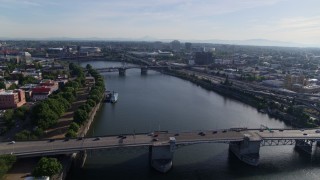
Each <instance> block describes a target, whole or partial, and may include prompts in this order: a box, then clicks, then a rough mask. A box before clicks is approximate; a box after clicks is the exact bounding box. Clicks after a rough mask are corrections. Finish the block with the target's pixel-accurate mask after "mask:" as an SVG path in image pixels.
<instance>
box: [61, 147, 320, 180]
mask: <svg viewBox="0 0 320 180" xmlns="http://www.w3.org/2000/svg"><path fill="white" fill-rule="evenodd" d="M213 147H214V146H213ZM276 148H278V147H276ZM278 149H280V148H278ZM181 151H182V152H181ZM188 151H193V150H192V149H191V148H190V149H186V150H180V149H178V150H177V151H176V154H175V156H177V157H175V158H174V160H173V168H172V169H171V170H170V171H169V172H167V173H166V174H162V173H159V172H157V171H155V170H153V169H152V168H151V167H150V165H149V153H148V150H147V148H144V149H136V150H129V151H126V150H124V151H122V150H120V151H119V150H108V151H100V152H96V153H92V154H88V160H87V162H86V165H85V167H84V168H83V169H73V170H72V171H73V172H71V173H70V175H69V176H68V178H67V179H92V180H95V179H97V180H98V179H114V180H117V179H131V180H133V179H139V180H144V179H155V180H158V179H166V180H171V179H174V180H175V179H185V180H194V179H197V180H201V179H223V180H224V179H253V180H256V179H270V178H272V179H296V177H295V175H296V174H299V173H301V172H302V171H304V169H308V170H309V169H313V168H319V167H320V149H318V150H316V151H315V154H314V155H312V156H310V155H305V153H302V152H300V151H296V150H294V149H293V147H292V149H291V152H285V151H282V150H280V151H279V153H278V154H275V155H274V156H272V155H270V154H268V153H267V152H268V151H270V149H269V147H267V148H266V149H265V150H262V151H263V152H262V153H261V155H260V164H259V166H257V167H254V166H250V165H247V164H245V163H243V162H241V161H239V159H238V158H237V157H236V156H235V155H233V154H232V153H231V152H229V151H228V149H227V148H225V149H224V150H221V151H220V150H219V151H216V152H214V153H212V154H211V155H210V154H207V152H206V150H201V151H203V154H205V155H201V154H199V155H198V156H201V157H200V158H201V159H203V158H204V160H200V161H197V160H196V159H197V155H196V154H194V152H191V153H190V154H189V152H188ZM180 152H181V154H180V155H179V153H180ZM275 152H277V150H276V151H275ZM200 153H202V152H200ZM272 153H274V152H272ZM182 154H183V155H182ZM266 154H267V155H266ZM283 156H284V157H285V158H283ZM316 175H318V176H320V172H319V174H316ZM300 177H301V174H300ZM302 177H304V176H302ZM313 177H314V175H312V174H311V175H310V174H309V175H308V176H306V178H307V179H316V178H313Z"/></svg>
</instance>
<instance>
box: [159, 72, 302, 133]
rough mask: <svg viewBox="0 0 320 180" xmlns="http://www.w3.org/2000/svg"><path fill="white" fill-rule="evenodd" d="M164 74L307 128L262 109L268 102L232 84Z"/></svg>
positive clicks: (278, 112)
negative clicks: (263, 104) (262, 105)
mask: <svg viewBox="0 0 320 180" xmlns="http://www.w3.org/2000/svg"><path fill="white" fill-rule="evenodd" d="M162 73H163V74H167V75H170V76H174V77H178V78H181V79H184V80H187V81H190V82H192V83H194V84H197V85H199V86H201V87H202V88H205V89H207V90H211V91H214V92H217V93H219V94H221V95H223V96H227V97H230V98H233V99H235V100H238V101H240V102H242V103H245V104H247V105H250V106H252V107H254V108H256V109H257V111H259V112H260V111H261V112H263V113H267V114H268V115H269V116H270V117H273V118H277V119H279V120H281V121H283V122H285V123H287V124H288V125H290V126H293V127H296V128H305V127H304V126H302V125H301V124H299V123H296V122H297V121H298V119H297V118H296V117H294V116H292V115H290V114H288V113H285V112H282V111H280V110H278V109H270V108H269V107H268V108H266V109H262V108H261V107H260V105H261V102H263V103H266V102H267V100H266V99H265V98H263V97H259V96H255V95H253V94H249V93H247V92H246V91H240V90H239V89H237V88H234V87H232V85H230V84H225V83H223V82H221V83H219V84H215V83H212V82H211V81H210V80H207V79H199V78H198V77H196V76H194V75H191V76H190V75H187V74H184V73H180V72H178V71H177V70H166V71H162Z"/></svg>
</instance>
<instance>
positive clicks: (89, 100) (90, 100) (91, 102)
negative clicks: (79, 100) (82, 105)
mask: <svg viewBox="0 0 320 180" xmlns="http://www.w3.org/2000/svg"><path fill="white" fill-rule="evenodd" d="M87 104H88V105H89V106H90V107H92V108H93V107H94V106H95V105H96V102H95V101H94V100H92V99H88V100H87Z"/></svg>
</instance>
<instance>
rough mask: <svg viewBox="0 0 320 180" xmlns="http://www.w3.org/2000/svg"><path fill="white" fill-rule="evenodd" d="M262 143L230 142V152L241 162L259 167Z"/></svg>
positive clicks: (246, 140)
mask: <svg viewBox="0 0 320 180" xmlns="http://www.w3.org/2000/svg"><path fill="white" fill-rule="evenodd" d="M260 143H261V142H260V141H250V140H249V139H245V140H244V141H240V142H230V144H229V150H230V151H231V152H232V153H233V154H234V155H236V156H237V157H238V158H239V159H240V160H241V161H243V162H245V163H247V164H249V165H252V166H257V165H258V164H259V151H260Z"/></svg>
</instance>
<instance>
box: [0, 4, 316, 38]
mask: <svg viewBox="0 0 320 180" xmlns="http://www.w3.org/2000/svg"><path fill="white" fill-rule="evenodd" d="M144 36H151V37H155V38H159V39H185V40H192V39H197V40H207V39H223V40H244V39H258V38H259V39H270V40H280V41H288V42H297V43H307V44H319V42H320V0H0V37H11V38H21V37H27V38H45V37H81V38H89V37H101V38H119V37H122V38H141V37H144Z"/></svg>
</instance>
